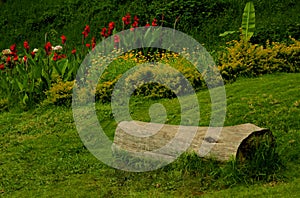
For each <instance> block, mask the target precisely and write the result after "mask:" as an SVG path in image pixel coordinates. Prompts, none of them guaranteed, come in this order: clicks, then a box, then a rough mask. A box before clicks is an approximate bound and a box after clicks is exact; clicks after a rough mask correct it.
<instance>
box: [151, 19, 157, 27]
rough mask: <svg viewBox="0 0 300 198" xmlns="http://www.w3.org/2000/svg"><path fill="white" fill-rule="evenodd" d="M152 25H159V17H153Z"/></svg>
mask: <svg viewBox="0 0 300 198" xmlns="http://www.w3.org/2000/svg"><path fill="white" fill-rule="evenodd" d="M152 26H157V19H156V18H154V19H153V21H152Z"/></svg>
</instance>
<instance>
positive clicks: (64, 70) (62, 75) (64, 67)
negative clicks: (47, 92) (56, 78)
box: [61, 59, 69, 78]
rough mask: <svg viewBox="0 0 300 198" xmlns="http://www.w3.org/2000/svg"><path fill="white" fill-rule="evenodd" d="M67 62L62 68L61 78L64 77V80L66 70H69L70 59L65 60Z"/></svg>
mask: <svg viewBox="0 0 300 198" xmlns="http://www.w3.org/2000/svg"><path fill="white" fill-rule="evenodd" d="M65 60H66V61H65V64H64V65H63V67H62V69H61V77H62V78H63V77H64V75H65V72H66V69H67V67H68V65H69V61H68V59H65Z"/></svg>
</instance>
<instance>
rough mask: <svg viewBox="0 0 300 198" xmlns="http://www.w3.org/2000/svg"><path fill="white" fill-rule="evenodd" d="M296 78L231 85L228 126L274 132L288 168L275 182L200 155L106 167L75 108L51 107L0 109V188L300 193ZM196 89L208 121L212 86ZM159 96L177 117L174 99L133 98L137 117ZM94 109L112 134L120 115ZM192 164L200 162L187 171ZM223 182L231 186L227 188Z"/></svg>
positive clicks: (17, 191)
mask: <svg viewBox="0 0 300 198" xmlns="http://www.w3.org/2000/svg"><path fill="white" fill-rule="evenodd" d="M299 78H300V74H276V75H268V76H263V77H260V78H255V79H240V80H238V81H237V82H235V83H233V84H230V85H227V86H226V91H227V102H228V106H227V118H226V122H225V125H235V124H240V123H246V122H251V123H254V124H256V125H258V126H261V127H268V128H270V129H271V130H272V131H273V133H274V135H275V136H276V137H277V143H278V152H279V154H280V156H281V158H282V159H283V160H284V162H285V165H286V168H285V169H282V170H281V172H280V173H277V174H276V175H275V178H277V179H275V181H273V182H271V183H264V182H262V183H260V182H254V185H250V184H251V183H253V182H251V180H245V181H241V180H242V179H241V180H239V179H238V178H237V177H234V176H232V173H233V172H230V169H229V171H228V170H227V169H226V166H224V165H222V164H217V163H215V162H213V161H201V160H200V161H197V160H195V159H194V160H186V161H184V162H174V163H172V164H171V165H170V166H168V167H167V168H164V169H160V170H157V171H152V172H148V173H128V172H124V171H119V170H115V169H112V168H109V167H107V166H106V165H104V164H102V163H101V162H99V161H98V160H97V159H96V158H95V157H93V156H92V155H91V154H90V153H89V151H87V150H86V149H85V148H84V146H83V144H82V142H81V140H80V138H79V137H78V134H77V132H76V129H75V126H74V123H73V118H72V111H71V110H70V109H66V108H61V107H51V108H46V109H43V108H40V109H36V110H34V111H31V112H22V113H18V112H11V113H1V114H0V145H1V147H0V170H1V171H0V193H1V195H7V196H22V197H24V196H25V195H28V197H31V196H33V195H34V196H43V197H48V196H49V197H53V196H58V197H65V196H71V195H72V196H74V195H75V196H86V195H88V196H90V197H93V196H99V195H100V196H105V197H107V196H116V197H120V196H125V195H130V196H137V197H139V196H145V197H153V196H164V197H165V196H171V195H172V196H181V197H182V196H185V197H188V196H192V195H202V194H203V193H204V194H205V195H207V196H210V197H214V196H231V195H235V196H239V197H245V196H251V195H260V196H269V195H270V196H271V195H273V196H277V197H279V195H283V196H292V195H293V196H299V195H300V194H299V192H300V190H299V188H300V186H299V179H300V174H299V172H298V170H299V162H300V158H299V157H300V154H299V153H300V143H299V138H300V137H299V136H300V133H299V131H300V125H299V119H300V87H299ZM198 96H199V99H200V100H199V103H200V107H201V118H202V121H201V123H200V124H201V125H206V124H208V122H209V95H208V92H207V91H201V92H199V93H198ZM156 102H162V103H163V104H164V105H165V106H166V108H167V110H168V111H167V112H168V119H169V120H168V123H172V124H176V123H178V121H179V119H180V118H179V114H178V108H176V106H177V102H176V100H172V101H168V100H161V101H149V100H143V101H142V100H140V99H138V98H137V99H134V100H133V101H132V103H131V108H132V115H133V117H134V118H140V120H145V121H147V120H149V118H147V117H145V116H144V115H145V114H147V109H148V107H149V106H150V105H151V104H153V103H156ZM97 109H98V115H99V120H100V121H101V123H102V127H103V128H104V130H105V131H106V132H107V133H108V134H110V136H112V132H113V129H114V127H115V122H114V121H113V119H112V117H111V116H112V114H111V111H110V106H109V105H97ZM145 110H146V112H145ZM183 159H184V158H183ZM190 165H196V166H195V167H196V168H194V169H193V168H192V169H191V170H187V167H189V166H190ZM229 166H230V164H229ZM278 178H282V179H279V180H278ZM276 181H279V182H276ZM245 182H246V183H245ZM247 183H248V185H249V186H248V185H247ZM229 187H231V188H229ZM226 188H229V189H227V190H222V189H226ZM219 190H221V191H219ZM280 197H281V196H280Z"/></svg>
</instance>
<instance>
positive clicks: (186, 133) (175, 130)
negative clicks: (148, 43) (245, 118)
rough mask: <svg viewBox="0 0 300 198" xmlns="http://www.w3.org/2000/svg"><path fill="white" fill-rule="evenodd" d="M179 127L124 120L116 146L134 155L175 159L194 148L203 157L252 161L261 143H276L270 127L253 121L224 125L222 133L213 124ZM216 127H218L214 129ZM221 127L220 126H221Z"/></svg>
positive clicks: (118, 132) (116, 137)
mask: <svg viewBox="0 0 300 198" xmlns="http://www.w3.org/2000/svg"><path fill="white" fill-rule="evenodd" d="M208 129H209V127H197V126H179V125H168V124H158V123H146V122H140V121H123V122H120V123H119V124H118V126H117V129H116V132H115V137H114V144H113V148H114V149H117V150H123V151H126V152H129V153H131V154H135V155H137V154H138V155H140V156H148V157H150V158H155V157H157V158H160V159H166V160H169V161H170V160H173V159H175V158H177V157H178V154H181V153H183V152H184V151H194V152H195V153H196V154H198V155H199V156H200V157H207V158H214V159H216V160H219V161H227V160H230V159H232V158H236V159H237V160H238V161H241V162H243V161H245V160H251V156H252V154H253V153H255V152H256V150H257V149H259V147H260V145H261V144H265V143H267V144H268V145H269V146H271V147H273V146H274V142H275V141H274V137H273V135H272V133H271V131H270V130H268V129H265V128H260V127H258V126H256V125H254V124H250V123H247V124H241V125H236V126H225V127H223V128H221V132H220V133H213V131H214V128H213V127H210V130H211V131H212V132H211V131H210V133H209V136H207V134H208V133H207V131H208ZM215 129H217V128H215ZM219 129H220V128H219Z"/></svg>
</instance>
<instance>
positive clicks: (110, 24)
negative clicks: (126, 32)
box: [108, 22, 115, 30]
mask: <svg viewBox="0 0 300 198" xmlns="http://www.w3.org/2000/svg"><path fill="white" fill-rule="evenodd" d="M114 28H115V23H114V22H110V23H109V24H108V29H110V30H113V29H114Z"/></svg>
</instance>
